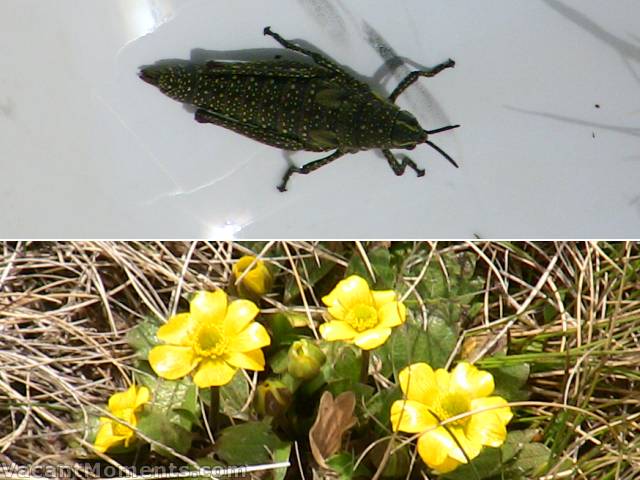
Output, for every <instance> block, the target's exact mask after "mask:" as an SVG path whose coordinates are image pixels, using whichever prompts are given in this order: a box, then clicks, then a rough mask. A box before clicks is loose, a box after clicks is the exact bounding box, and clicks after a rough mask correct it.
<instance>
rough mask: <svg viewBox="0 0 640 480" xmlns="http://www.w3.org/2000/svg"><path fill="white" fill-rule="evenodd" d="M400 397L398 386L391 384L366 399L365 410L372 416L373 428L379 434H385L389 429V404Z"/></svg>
mask: <svg viewBox="0 0 640 480" xmlns="http://www.w3.org/2000/svg"><path fill="white" fill-rule="evenodd" d="M401 398H402V392H401V391H400V387H398V386H393V387H391V388H387V389H385V390H381V391H379V392H378V393H376V394H375V395H374V396H373V397H371V398H370V399H369V400H368V401H367V405H366V412H367V414H368V415H369V416H371V417H374V418H375V419H376V421H374V422H373V423H372V425H373V428H374V429H375V430H376V431H377V432H378V433H380V434H381V435H387V434H389V433H390V430H391V427H390V425H391V420H390V416H391V405H393V402H395V401H396V400H400V399H401Z"/></svg>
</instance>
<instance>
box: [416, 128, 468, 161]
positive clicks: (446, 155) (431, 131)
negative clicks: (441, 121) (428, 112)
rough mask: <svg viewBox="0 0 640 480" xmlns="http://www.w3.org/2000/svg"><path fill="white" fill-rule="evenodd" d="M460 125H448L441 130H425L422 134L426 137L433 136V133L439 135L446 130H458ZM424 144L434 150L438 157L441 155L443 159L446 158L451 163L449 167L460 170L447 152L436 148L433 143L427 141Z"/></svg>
mask: <svg viewBox="0 0 640 480" xmlns="http://www.w3.org/2000/svg"><path fill="white" fill-rule="evenodd" d="M459 126H460V125H449V126H447V127H442V128H436V129H435V130H425V131H424V133H426V134H427V135H433V134H434V133H440V132H446V131H447V130H453V129H454V128H458V127H459ZM424 143H426V144H427V145H429V146H430V147H431V148H433V149H434V150H436V151H437V152H438V153H439V154H440V155H442V156H443V157H444V158H446V159H447V160H449V162H451V165H453V166H454V167H456V168H460V167H459V166H458V164H457V163H456V162H455V160H454V159H453V158H451V157H450V156H449V154H447V152H445V151H444V150H442V149H441V148H440V147H439V146H437V145H436V144H435V143H433V142H431V141H429V140H425V141H424Z"/></svg>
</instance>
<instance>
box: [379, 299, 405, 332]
mask: <svg viewBox="0 0 640 480" xmlns="http://www.w3.org/2000/svg"><path fill="white" fill-rule="evenodd" d="M406 318H407V308H406V307H405V306H404V303H402V302H389V303H387V304H385V305H383V306H382V308H380V309H379V310H378V319H379V321H380V323H379V325H380V326H381V327H396V326H398V325H401V324H403V323H404V321H405V320H406Z"/></svg>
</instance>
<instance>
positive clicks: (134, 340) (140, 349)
mask: <svg viewBox="0 0 640 480" xmlns="http://www.w3.org/2000/svg"><path fill="white" fill-rule="evenodd" d="M161 325H162V323H161V322H160V320H158V319H157V318H155V317H146V318H145V319H144V320H143V321H142V322H140V323H139V324H138V325H136V326H135V327H134V328H133V329H132V330H131V331H129V333H128V334H127V343H128V344H129V345H130V346H131V348H132V349H133V350H134V351H135V352H136V355H137V357H138V358H139V359H142V360H146V359H147V358H148V357H149V351H150V350H151V349H152V348H153V347H155V346H157V345H159V344H160V343H161V342H160V341H159V340H158V337H157V336H156V332H157V331H158V328H159V327H160V326H161Z"/></svg>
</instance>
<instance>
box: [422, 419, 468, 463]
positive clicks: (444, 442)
mask: <svg viewBox="0 0 640 480" xmlns="http://www.w3.org/2000/svg"><path fill="white" fill-rule="evenodd" d="M448 440H452V439H451V435H449V434H448V433H447V431H446V430H445V429H444V428H439V429H438V430H434V431H433V432H428V433H425V434H424V435H421V436H420V438H419V439H418V453H419V454H420V457H421V458H422V460H424V463H426V464H427V465H428V466H429V467H430V468H432V469H434V470H435V472H436V473H438V474H441V473H447V472H451V471H453V470H455V469H456V468H458V467H459V466H460V465H461V463H462V462H459V461H457V460H456V459H454V458H452V457H450V456H449V455H448V451H449V445H450V443H449V441H448Z"/></svg>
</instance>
